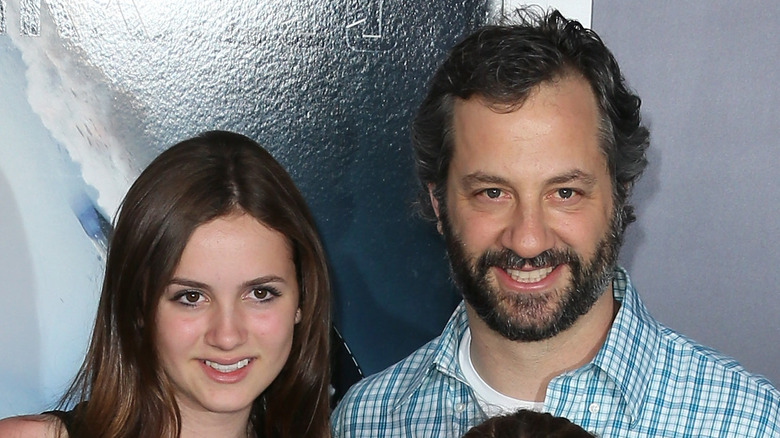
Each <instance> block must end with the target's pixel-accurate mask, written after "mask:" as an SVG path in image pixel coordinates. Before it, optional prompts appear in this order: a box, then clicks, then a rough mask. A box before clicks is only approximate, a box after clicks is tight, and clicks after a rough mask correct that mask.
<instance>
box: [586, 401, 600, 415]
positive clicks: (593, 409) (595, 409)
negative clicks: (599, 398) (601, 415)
mask: <svg viewBox="0 0 780 438" xmlns="http://www.w3.org/2000/svg"><path fill="white" fill-rule="evenodd" d="M588 412H590V413H591V414H598V412H599V404H598V403H591V404H590V406H588Z"/></svg>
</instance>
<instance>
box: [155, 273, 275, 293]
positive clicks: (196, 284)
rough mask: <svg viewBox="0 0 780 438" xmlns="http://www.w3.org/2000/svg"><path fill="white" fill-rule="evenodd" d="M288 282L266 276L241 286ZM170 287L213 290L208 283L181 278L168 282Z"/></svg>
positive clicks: (273, 276)
mask: <svg viewBox="0 0 780 438" xmlns="http://www.w3.org/2000/svg"><path fill="white" fill-rule="evenodd" d="M286 282H287V281H286V280H285V279H284V278H282V277H280V276H278V275H264V276H262V277H257V278H254V279H252V280H248V281H245V282H243V283H242V284H241V287H242V288H247V287H250V286H257V285H260V284H268V283H286ZM168 284H169V285H171V284H177V285H179V286H186V287H193V288H197V289H203V290H211V286H209V285H208V284H206V283H201V282H200V281H195V280H190V279H187V278H179V277H173V278H172V279H171V281H170V282H168Z"/></svg>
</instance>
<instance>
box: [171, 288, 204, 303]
mask: <svg viewBox="0 0 780 438" xmlns="http://www.w3.org/2000/svg"><path fill="white" fill-rule="evenodd" d="M202 298H203V294H202V293H200V292H198V291H194V290H190V291H185V292H182V293H180V294H179V295H177V296H176V298H175V300H176V301H178V302H180V303H182V304H186V305H188V306H191V305H194V304H198V302H200V301H201V299H202Z"/></svg>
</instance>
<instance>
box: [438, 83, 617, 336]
mask: <svg viewBox="0 0 780 438" xmlns="http://www.w3.org/2000/svg"><path fill="white" fill-rule="evenodd" d="M453 117H454V119H453V128H454V135H453V141H454V149H453V156H452V160H451V162H450V168H449V173H448V178H447V190H446V198H445V199H446V205H438V204H437V202H436V201H435V200H434V207H435V209H436V211H437V214H438V216H439V221H440V224H441V226H442V233H443V234H444V237H445V240H446V243H447V248H448V254H449V257H450V264H451V266H452V270H453V275H454V278H455V281H456V283H457V284H458V286H459V287H460V288H461V291H462V292H463V295H464V298H465V300H466V303H467V306H468V307H470V308H471V310H473V311H474V313H476V315H478V316H479V317H480V318H481V319H482V320H483V321H484V322H485V323H486V324H487V325H488V327H490V328H491V329H493V330H494V331H496V332H498V333H500V334H502V335H503V336H504V337H506V338H508V339H512V340H524V341H537V340H541V339H547V338H550V337H552V336H555V335H556V334H558V333H560V332H561V331H563V330H566V329H567V328H569V327H571V325H572V324H574V322H576V321H577V319H578V318H579V317H580V316H581V315H584V314H585V313H587V312H588V310H590V308H591V307H592V306H593V304H594V303H595V302H596V300H598V298H599V297H601V296H602V294H603V292H604V291H605V290H606V289H607V287H608V286H609V284H610V279H611V273H612V268H613V266H614V264H615V261H616V258H617V253H618V250H619V247H620V240H621V234H622V233H621V224H620V223H619V220H618V219H617V216H616V215H615V214H613V212H615V211H616V209H615V208H614V206H613V199H612V183H611V179H610V175H609V171H608V169H607V164H606V158H605V156H604V154H603V152H602V150H601V148H600V145H599V135H598V127H599V115H598V108H597V105H596V100H595V97H594V96H593V93H592V91H591V89H590V87H589V86H588V84H587V82H586V81H585V80H584V79H581V78H576V77H575V78H571V77H570V78H565V79H561V80H559V81H556V82H550V83H544V84H542V85H541V86H540V87H538V88H537V90H536V91H534V92H533V93H531V95H530V96H529V98H528V99H527V100H526V101H525V102H524V103H523V105H522V106H521V107H520V108H517V109H515V110H514V111H510V112H506V111H500V112H497V111H494V110H493V109H491V108H490V107H488V106H486V105H485V103H484V102H483V101H482V100H480V99H479V98H471V99H469V100H457V101H456V103H455V107H454V116H453Z"/></svg>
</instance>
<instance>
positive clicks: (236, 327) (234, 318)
mask: <svg viewBox="0 0 780 438" xmlns="http://www.w3.org/2000/svg"><path fill="white" fill-rule="evenodd" d="M246 338H247V330H246V324H245V321H244V316H243V315H242V312H241V310H240V309H238V308H235V307H234V306H221V307H219V308H217V309H214V312H213V313H212V315H211V317H210V320H209V328H208V331H207V332H206V342H207V343H208V344H209V345H211V346H213V347H216V348H219V349H220V350H225V351H227V350H232V349H234V348H236V347H238V346H240V345H242V344H243V343H244V342H246Z"/></svg>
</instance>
